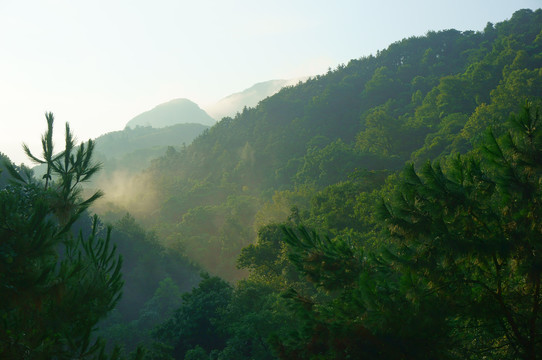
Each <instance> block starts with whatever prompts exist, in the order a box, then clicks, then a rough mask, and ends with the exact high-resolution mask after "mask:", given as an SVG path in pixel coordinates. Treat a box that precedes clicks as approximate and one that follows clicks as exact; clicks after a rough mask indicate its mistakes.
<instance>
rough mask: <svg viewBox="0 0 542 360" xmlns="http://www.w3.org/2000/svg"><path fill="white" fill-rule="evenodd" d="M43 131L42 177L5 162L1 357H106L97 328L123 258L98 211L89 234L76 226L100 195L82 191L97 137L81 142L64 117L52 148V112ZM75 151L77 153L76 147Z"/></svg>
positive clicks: (117, 292) (113, 295)
mask: <svg viewBox="0 0 542 360" xmlns="http://www.w3.org/2000/svg"><path fill="white" fill-rule="evenodd" d="M46 118H47V124H48V129H47V131H46V133H45V135H44V136H43V138H42V145H43V150H44V159H43V160H40V159H37V158H36V157H35V156H33V155H32V154H31V152H30V151H29V150H28V147H26V146H25V150H26V152H27V154H28V155H29V156H30V157H31V159H33V160H39V161H38V162H40V163H44V164H46V165H47V169H48V170H47V173H46V176H45V183H44V184H41V183H39V182H36V181H35V180H34V179H33V178H32V177H31V176H30V174H29V173H26V175H21V174H19V173H18V172H17V171H16V169H15V168H14V167H13V165H11V164H9V163H6V164H5V166H6V167H7V169H8V171H9V172H10V174H11V175H12V177H13V184H12V185H9V186H7V187H6V188H4V189H2V190H0V289H1V292H2V302H1V303H0V357H2V358H6V359H34V358H59V359H62V358H75V357H76V358H90V357H95V356H96V357H99V358H104V356H105V355H104V343H103V341H102V340H101V339H96V340H94V341H92V331H93V330H94V327H95V326H96V324H97V322H98V321H99V320H100V319H102V318H103V317H104V316H105V315H106V314H107V313H108V312H109V311H110V310H111V309H112V308H113V307H114V306H115V304H116V303H117V301H118V300H119V298H120V296H121V290H122V285H123V281H122V278H121V272H120V270H121V266H122V259H121V257H120V256H119V255H117V254H116V248H115V246H113V245H112V244H111V238H110V229H108V230H107V231H106V232H105V233H104V231H103V230H102V229H101V225H100V222H99V220H98V218H97V217H96V216H94V218H93V220H92V226H91V229H90V231H89V232H90V234H89V235H88V236H84V235H83V231H82V230H81V231H80V232H79V234H75V233H74V231H73V225H74V223H75V222H76V221H78V220H81V219H83V218H84V217H85V216H86V215H85V214H84V211H85V210H86V209H87V208H88V207H89V206H90V205H91V204H92V202H93V201H94V200H96V199H97V198H98V197H100V196H101V193H100V192H96V193H95V194H93V195H92V196H90V197H89V198H87V199H82V197H81V188H80V183H81V182H83V181H86V180H88V179H89V178H90V177H91V176H92V175H93V174H94V173H95V172H96V171H97V170H98V169H99V165H97V164H94V163H93V162H92V152H93V143H92V142H91V141H89V142H88V143H87V144H86V146H85V144H83V145H81V146H80V147H79V148H78V149H77V150H75V147H74V140H73V136H72V134H71V132H70V131H69V126H68V125H66V147H65V150H64V151H63V152H62V153H60V154H59V155H55V156H53V154H54V152H53V150H54V149H53V145H52V128H53V119H54V118H53V115H52V114H51V113H48V114H46ZM74 152H75V154H74Z"/></svg>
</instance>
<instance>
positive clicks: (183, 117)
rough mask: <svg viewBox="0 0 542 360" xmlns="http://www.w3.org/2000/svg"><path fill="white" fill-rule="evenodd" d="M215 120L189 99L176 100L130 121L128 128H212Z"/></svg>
mask: <svg viewBox="0 0 542 360" xmlns="http://www.w3.org/2000/svg"><path fill="white" fill-rule="evenodd" d="M215 122H216V121H215V120H214V119H213V118H212V117H210V116H209V115H208V114H207V113H206V112H205V111H203V110H202V109H200V107H199V106H198V105H197V104H195V103H194V102H192V101H190V100H188V99H174V100H170V101H168V102H166V103H163V104H160V105H158V106H156V107H155V108H153V109H151V110H149V111H146V112H144V113H142V114H139V115H137V116H136V117H134V118H133V119H132V120H130V121H128V123H127V124H126V127H130V128H135V127H137V126H151V127H153V128H163V127H166V126H171V125H176V124H203V125H207V126H212V125H214V124H215Z"/></svg>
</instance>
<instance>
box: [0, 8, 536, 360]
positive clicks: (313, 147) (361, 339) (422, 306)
mask: <svg viewBox="0 0 542 360" xmlns="http://www.w3.org/2000/svg"><path fill="white" fill-rule="evenodd" d="M541 95H542V9H538V10H536V11H531V10H520V11H517V12H516V13H514V14H513V16H512V17H511V19H510V20H508V21H504V22H501V23H498V24H490V23H488V24H487V26H486V27H485V29H484V30H483V31H481V32H473V31H464V32H460V31H456V30H446V31H439V32H428V33H427V34H426V35H425V36H421V37H412V38H408V39H404V40H401V41H398V42H396V43H394V44H392V45H390V46H389V47H388V48H387V49H385V50H382V51H380V52H378V53H377V54H376V55H374V56H368V57H364V58H361V59H356V60H352V61H350V62H349V63H348V64H345V65H340V66H338V67H337V68H336V69H334V70H329V71H328V72H327V73H326V74H324V75H321V76H316V77H314V78H311V79H308V80H307V81H305V82H303V83H300V84H298V85H296V86H291V87H286V88H284V89H282V90H281V91H280V92H278V93H277V94H275V95H274V96H271V97H269V98H266V99H265V100H263V101H261V102H260V103H259V104H258V105H257V106H256V107H254V108H245V109H244V110H243V111H242V112H241V113H238V114H237V115H235V117H227V118H224V119H222V120H221V121H219V122H218V123H217V124H216V125H214V126H212V127H211V128H210V129H208V130H205V131H204V132H203V133H202V134H201V135H200V136H198V137H197V138H196V139H195V140H194V141H193V142H192V143H191V144H189V145H187V146H184V147H181V148H174V147H170V148H168V149H167V151H166V153H165V154H164V155H163V156H161V157H159V158H157V159H155V160H153V161H152V162H151V165H150V166H149V167H148V168H147V169H146V170H144V171H143V172H142V173H140V174H139V175H138V176H136V177H135V178H134V180H133V181H134V183H133V184H131V185H130V186H132V185H133V187H134V189H138V191H137V192H135V194H136V195H133V196H132V198H131V199H130V201H129V202H128V203H123V204H117V207H110V208H109V209H108V211H109V213H108V214H107V217H108V218H109V219H117V221H116V225H115V227H116V229H117V230H116V231H112V232H110V233H109V232H107V231H106V232H105V233H104V232H103V230H102V232H99V230H100V228H99V226H94V227H92V226H90V228H89V226H88V224H87V225H81V226H82V227H84V228H86V231H82V232H80V234H81V235H80V237H79V238H77V237H71V235H68V234H67V233H64V232H63V231H60V232H58V231H57V227H58V224H62V222H61V221H60V220H59V221H60V222H59V223H55V222H54V221H53V222H52V223H51V222H50V221H49V220H54V219H57V216H58V215H63V216H64V217H60V219H62V218H64V219H66V218H69V219H71V218H70V217H69V216H68V217H66V215H69V214H71V213H70V211H76V212H77V214H79V215H81V214H82V212H78V211H77V209H78V208H80V207H81V206H82V207H83V208H84V209H86V205H87V202H85V201H83V200H82V199H83V198H81V197H78V196H66V195H70V194H71V193H70V192H69V191H64V192H63V189H67V188H70V187H69V186H68V187H66V183H69V181H70V179H73V176H74V175H73V172H68V171H67V170H68V169H67V165H66V168H63V167H62V164H63V162H62V161H60V162H58V164H57V163H55V164H57V165H55V166H53V167H48V169H49V170H50V169H53V170H55V169H56V170H55V171H54V172H57V173H58V172H59V171H60V175H63V176H60V178H59V177H58V175H59V174H56V176H51V177H45V178H44V179H43V181H41V182H37V181H36V180H32V179H29V180H28V181H26V182H25V181H24V179H21V181H19V182H20V183H21V184H22V185H20V187H9V186H8V187H7V188H6V190H1V191H0V196H1V197H2V202H0V204H2V207H0V210H2V209H3V210H2V211H3V213H2V214H3V216H2V217H0V221H1V222H0V231H3V233H2V241H3V242H2V244H1V245H2V247H0V266H2V269H9V270H10V272H5V271H2V272H1V273H0V274H8V275H7V276H6V275H2V277H0V285H1V286H3V287H2V289H9V291H10V292H9V293H8V295H9V296H8V297H7V299H8V301H9V302H8V303H7V304H6V305H4V304H2V305H0V311H2V312H1V313H0V319H2V321H0V357H2V355H4V354H7V355H12V354H18V355H21V354H23V353H24V351H27V353H30V354H33V353H32V351H36V354H37V357H40V355H41V354H45V355H50V354H52V355H53V356H57V357H59V358H60V357H62V356H63V354H66V351H67V350H66V349H68V352H69V350H70V349H73V352H72V357H75V356H77V357H78V358H105V357H106V355H105V353H103V352H102V353H100V351H104V350H103V349H106V347H105V345H104V344H103V342H102V341H101V340H98V341H97V342H96V343H95V344H96V345H94V346H90V350H92V351H90V350H88V351H87V349H89V345H88V344H90V343H91V342H89V341H87V340H89V339H90V336H89V334H91V330H89V329H92V328H94V327H95V326H96V324H98V326H99V331H98V334H100V335H101V336H103V337H106V338H109V339H111V340H112V342H113V343H117V344H118V345H120V346H123V347H124V350H123V351H122V350H118V349H119V348H117V350H113V352H112V353H111V355H112V357H113V358H115V357H123V356H124V357H126V356H127V357H134V358H139V359H185V360H194V359H198V360H211V359H239V360H243V359H247V360H248V359H263V360H272V359H311V360H316V359H319V360H321V359H329V360H331V359H333V360H335V359H339V360H340V359H345V360H346V359H391V360H405V359H427V360H429V359H431V360H433V359H442V360H447V359H469V360H482V359H505V360H508V359H510V360H512V359H524V360H536V359H541V358H542V356H541V354H542V291H541V284H542V227H541V224H542V201H541V199H542V126H541V122H542V118H541V117H542V114H541V112H542V98H541ZM46 144H47V142H44V147H45V145H46ZM67 147H68V146H67ZM92 147H93V146H92V142H91V144H89V145H88V147H86V149H87V150H86V151H87V153H88V152H92V151H91V148H92ZM84 150H85V148H83V150H77V151H82V152H84ZM44 155H45V157H46V158H49V160H47V161H46V163H50V162H51V161H52V160H50V159H51V158H52V157H53V152H52V151H45V152H44ZM85 158H86V157H85V156H83V155H81V156H75V157H73V158H72V160H69V157H65V156H64V157H63V159H68V160H65V162H64V164H72V166H75V168H76V169H79V170H77V171H75V174H80V175H81V174H82V178H81V179H84V178H85V176H86V175H85V174H88V172H89V171H90V172H91V175H94V170H92V169H94V167H93V165H92V164H93V163H92V162H90V161H82V162H81V161H79V160H81V159H85ZM53 162H54V161H53ZM77 164H79V165H77ZM8 167H9V166H8ZM11 169H12V170H10V173H12V174H13V176H15V177H16V178H17V172H16V171H15V170H14V169H13V168H11ZM47 174H51V175H54V174H52V173H50V172H49V171H47ZM68 174H72V175H68ZM70 176H71V177H70ZM76 179H77V181H79V180H80V177H77V176H76ZM48 186H49V187H50V192H49V193H48V192H47V191H45V192H43V191H42V190H38V189H43V188H44V190H47V189H48ZM54 189H58V190H55V191H59V193H58V194H60V195H62V194H63V195H65V196H64V197H61V199H65V200H66V199H68V200H69V201H63V202H62V201H60V202H55V201H51V199H57V197H55V196H54V195H55V191H54ZM30 190H31V191H30ZM48 194H49V195H48ZM96 194H98V195H96V197H98V196H99V194H100V193H99V192H98V193H96ZM4 204H11V205H12V207H10V208H8V207H6V206H5V205H4ZM28 204H30V205H31V206H28ZM11 205H10V206H11ZM58 205H62V206H58ZM64 205H71V206H64ZM42 209H43V211H38V210H42ZM126 210H130V214H126ZM81 216H82V215H81ZM4 219H6V220H4ZM36 223H37V224H38V225H39V226H41V227H43V228H44V231H43V232H35V231H34V230H33V229H34V228H35V226H34V225H35V224H36ZM11 224H16V225H17V226H18V227H17V228H16V229H17V231H16V232H15V234H16V235H13V234H12V233H11V232H10V231H11V227H10V226H11ZM69 224H70V226H71V225H73V226H74V227H75V225H74V224H75V223H74V222H73V223H72V222H71V220H70V222H69ZM90 224H92V222H90ZM94 224H99V222H97V220H95V221H94ZM70 229H71V227H70ZM45 230H47V231H45ZM39 233H43V234H60V235H62V236H67V237H68V238H70V239H75V238H77V239H80V240H79V243H78V244H86V243H87V242H85V241H84V239H86V238H87V234H90V237H91V238H96V239H98V238H99V239H102V240H100V241H102V243H103V242H105V241H111V243H109V244H113V243H114V242H115V241H116V244H117V248H115V249H114V250H113V251H111V252H108V251H109V250H108V251H106V252H105V253H107V254H112V255H111V256H109V257H107V259H108V261H112V262H113V263H114V264H112V265H115V264H116V263H115V261H120V260H115V259H119V258H118V257H117V256H118V255H117V254H119V253H120V254H123V259H125V260H124V261H125V264H130V265H125V266H123V268H122V270H121V272H122V279H123V281H125V282H126V285H125V286H124V296H123V297H122V300H120V301H118V298H115V301H104V302H100V301H96V302H94V301H91V302H90V304H91V305H92V306H94V307H92V306H90V305H89V307H88V308H87V307H85V309H84V311H85V312H83V314H84V316H85V319H87V322H83V323H82V324H83V325H84V326H83V325H79V324H80V323H79V322H76V321H74V322H73V323H74V324H77V326H75V325H74V326H73V327H70V325H69V324H71V323H68V324H66V323H65V322H64V321H63V320H62V319H58V317H55V314H57V313H62V314H64V311H66V308H65V306H67V309H68V310H70V309H79V308H78V306H81V304H86V302H83V301H81V300H80V298H79V297H77V296H79V295H78V294H79V292H77V291H75V290H77V289H79V287H78V285H76V284H77V280H78V278H77V276H83V278H82V280H83V281H82V284H81V285H79V286H80V287H81V289H82V290H85V291H87V289H88V286H89V284H92V283H91V282H89V281H86V280H87V279H88V278H87V277H86V276H84V275H81V274H80V273H78V272H74V273H73V274H74V276H75V277H74V278H71V277H67V280H66V281H65V282H63V278H62V277H61V276H60V277H47V278H46V279H47V280H48V281H46V282H45V283H38V285H39V286H38V287H30V288H29V289H30V290H31V291H30V292H27V291H26V289H27V288H26V287H25V286H26V284H28V283H29V282H27V281H26V280H27V279H28V277H30V278H32V279H39V280H42V278H41V277H40V276H39V275H40V274H39V272H38V274H36V273H34V272H33V270H35V269H45V270H48V271H53V270H54V269H57V268H56V267H54V266H53V267H48V266H44V267H41V266H37V267H36V266H24V265H25V264H28V263H26V262H25V261H23V260H22V259H24V258H25V256H36V261H35V262H32V264H34V265H35V264H53V263H54V261H63V260H62V257H61V256H60V257H59V256H58V255H57V256H56V257H55V252H54V251H52V249H51V248H47V249H45V250H46V251H44V253H43V254H41V253H39V252H38V253H32V252H31V253H30V254H27V253H25V252H24V251H23V250H26V251H28V249H32V247H31V246H28V247H26V248H21V247H20V244H26V243H27V242H28V241H30V242H33V241H38V239H37V238H35V237H36V236H38V235H37V234H39ZM102 234H105V235H103V236H102ZM4 239H7V240H8V241H6V240H4ZM39 239H42V238H39ZM44 239H45V240H47V239H49V238H48V237H45V238H44ZM55 239H56V238H55ZM59 239H60V240H62V239H63V238H59ZM109 239H111V240H109ZM49 243H50V242H49V241H48V240H47V241H46V244H49ZM61 243H62V244H64V243H65V242H61ZM92 243H93V242H92V241H90V242H88V244H92ZM5 244H8V245H9V246H8V247H6V245H5ZM57 244H58V243H57ZM94 244H96V243H94ZM83 248H84V249H88V248H89V247H88V246H84V247H83ZM102 248H106V249H111V248H110V247H108V246H106V245H104V246H102ZM117 251H118V252H117ZM68 254H71V252H68ZM74 254H75V253H74ZM83 255H84V253H81V256H80V257H79V258H78V257H77V256H74V257H69V256H68V257H67V260H72V261H76V260H77V259H79V261H86V257H85V256H83ZM13 259H16V260H17V261H13ZM59 259H60V260H59ZM81 259H82V260H81ZM21 264H22V265H21ZM90 264H92V262H90ZM17 266H20V267H17ZM106 268H107V269H110V271H111V269H113V268H115V269H116V267H115V266H113V267H106ZM13 269H15V270H13ZM60 269H63V268H62V267H60ZM90 269H91V271H90V273H89V274H90V275H88V276H91V275H92V274H95V273H96V272H98V273H99V271H100V270H102V268H99V267H98V268H93V267H92V266H90ZM199 269H203V270H204V271H206V272H202V273H201V275H200V276H199V277H198V276H196V275H195V274H196V272H197V271H199ZM23 270H24V271H23ZM17 271H18V272H17ZM14 274H17V275H18V274H23V275H24V276H27V277H24V276H23V277H17V276H15V275H14ZM52 274H53V275H55V274H56V273H54V272H53V273H52ZM61 274H62V273H60V274H59V275H61ZM112 275H113V276H112V277H111V276H110V274H109V273H104V274H103V276H102V277H100V279H101V280H102V281H106V282H107V281H113V279H116V280H117V281H121V279H120V278H118V277H116V276H117V275H119V273H118V272H117V271H116V270H115V271H114V272H113V274H112ZM21 279H22V280H21ZM31 283H32V282H31ZM59 283H60V284H64V283H66V287H65V289H66V292H65V293H63V292H59V290H58V289H59V287H58V286H56V284H59ZM6 284H7V285H6ZM32 284H33V283H32ZM42 284H43V287H41V285H42ZM101 284H103V282H98V283H97V285H101ZM117 285H118V284H117ZM14 289H15V290H18V289H24V290H25V291H24V292H21V294H22V295H20V294H19V293H18V292H17V291H13V290H14ZM63 289H64V288H63ZM90 289H94V288H92V287H90ZM38 290H39V291H38ZM103 290H104V292H103V293H100V294H99V295H93V294H91V296H88V297H87V299H100V300H101V299H109V297H108V296H111V295H115V296H117V295H118V291H119V288H118V286H112V287H111V288H108V289H103ZM40 291H42V292H40ZM89 291H90V290H89ZM63 294H71V295H70V296H72V297H68V300H70V301H68V302H66V303H64V302H63V301H61V300H62V299H63V297H62V296H63ZM84 294H86V293H85V292H84ZM19 296H21V299H22V300H23V301H22V302H20V304H22V305H21V306H17V307H15V310H12V308H13V306H14V305H18V304H19V303H18V300H19ZM42 299H44V301H41V300H42ZM59 299H60V300H59ZM36 300H38V301H36ZM71 300H79V302H77V301H75V302H73V301H71ZM41 304H46V306H45V307H43V306H42V305H41ZM44 309H45V310H44ZM74 313H78V312H76V311H73V312H68V314H74ZM107 314H109V316H107V317H106V315H107ZM40 316H41V318H40ZM6 319H7V320H6ZM20 319H23V320H24V321H20ZM41 319H45V321H44V322H40V321H41ZM70 319H71V318H70ZM70 319H68V320H70ZM98 321H100V322H98ZM6 324H7V325H6ZM33 324H39V325H40V326H38V327H36V331H34V332H33V331H31V330H32V329H33V328H32V325H33ZM49 324H51V326H50V327H49V326H47V325H49ZM13 329H16V330H13ZM72 329H74V331H73V332H70V330H72ZM85 329H86V332H85V331H83V330H85ZM55 331H56V333H55ZM36 333H39V334H40V335H41V334H45V335H44V336H41V337H40V336H37V335H36V336H34V335H35V334H36ZM52 334H57V336H56V337H55V336H53V335H52ZM6 349H7V350H6ZM28 349H30V350H28ZM28 351H30V352H28ZM132 351H133V353H132V354H129V353H130V352H132ZM57 354H61V355H62V356H61V355H57ZM73 354H76V355H73ZM41 357H44V356H41ZM45 357H47V356H45ZM49 357H50V356H49ZM19 358H20V356H19Z"/></svg>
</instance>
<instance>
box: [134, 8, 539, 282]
mask: <svg viewBox="0 0 542 360" xmlns="http://www.w3.org/2000/svg"><path fill="white" fill-rule="evenodd" d="M541 31H542V10H537V11H534V12H533V11H531V10H521V11H518V12H516V13H515V14H514V15H513V17H512V18H511V19H510V20H509V21H505V22H502V23H499V24H496V25H495V26H493V25H491V24H488V26H487V27H486V29H485V30H484V31H483V32H472V31H465V32H460V31H457V30H446V31H441V32H429V33H428V34H427V35H426V36H423V37H412V38H409V39H404V40H401V41H398V42H396V43H394V44H392V45H390V46H389V47H388V48H387V49H385V50H382V51H380V52H378V53H377V55H376V56H368V57H365V58H361V59H356V60H352V61H350V62H349V63H348V64H347V65H341V66H339V67H338V68H337V69H335V70H333V71H329V72H328V73H327V74H325V75H321V76H317V77H315V78H312V79H309V80H308V81H306V82H304V83H301V84H299V85H297V86H294V87H287V88H283V89H282V90H281V91H279V92H278V93H277V94H275V95H273V96H271V97H269V98H267V99H265V100H263V101H261V102H260V103H259V104H258V106H257V107H255V108H246V109H245V110H243V111H242V112H241V113H239V114H237V115H236V116H235V117H234V118H224V119H222V120H221V121H220V122H219V123H217V124H216V125H215V126H213V127H212V128H211V129H210V130H209V131H208V132H206V133H205V134H203V135H202V136H200V137H198V138H197V139H196V140H195V141H194V142H193V143H192V144H191V145H190V146H188V147H186V149H184V150H182V151H180V152H170V153H169V154H168V155H167V156H164V157H162V158H160V159H158V160H156V161H154V162H153V164H152V166H151V168H150V169H148V171H147V174H148V175H149V177H150V178H151V179H152V187H153V188H154V189H155V190H156V192H155V193H153V195H152V196H153V198H154V199H155V200H156V204H158V205H157V206H156V207H154V208H152V209H147V210H149V211H148V212H146V213H144V214H143V213H142V214H138V215H139V216H141V217H142V218H143V217H144V218H145V221H146V223H147V224H148V225H151V226H153V227H154V228H155V229H157V231H158V232H159V233H160V235H162V236H163V237H164V238H168V239H171V241H172V242H175V243H176V244H177V245H176V246H179V247H181V248H183V249H185V251H186V252H187V253H188V254H189V255H190V256H191V257H192V258H194V259H195V260H196V261H198V262H199V263H200V264H203V265H204V266H205V267H207V268H208V269H209V270H211V271H212V272H214V273H219V274H221V275H222V276H224V277H226V278H229V279H235V278H238V277H239V276H242V275H239V274H238V273H235V270H234V269H235V259H236V257H237V255H238V254H239V252H240V249H241V248H243V247H244V246H246V245H247V244H250V243H252V242H253V241H254V239H255V237H256V231H257V224H259V225H262V224H265V223H266V222H269V221H283V220H285V219H286V217H288V216H290V215H289V214H290V211H291V209H293V207H292V206H297V208H298V209H299V213H297V212H296V214H298V215H296V216H299V217H301V218H303V216H304V215H303V214H304V213H303V211H309V210H308V209H309V206H308V205H307V204H311V202H313V201H317V200H316V199H315V198H314V197H315V196H316V194H318V193H319V191H323V190H324V189H326V188H327V187H329V186H334V185H337V186H340V184H343V183H349V182H352V181H354V182H355V181H358V182H360V183H362V184H364V183H365V182H367V174H374V173H375V172H378V171H380V172H386V171H387V172H394V171H396V170H399V169H401V168H402V167H403V166H404V163H405V162H406V161H410V160H413V161H415V162H416V163H423V162H425V161H427V160H429V159H436V158H439V157H442V156H447V155H449V154H450V153H455V152H466V151H468V150H469V149H471V148H472V147H473V145H475V144H477V143H479V141H480V139H481V138H482V137H483V133H484V130H485V129H486V127H487V126H490V125H491V126H493V127H494V129H495V131H496V132H497V135H499V134H502V133H504V132H505V131H506V128H505V127H504V126H503V124H504V121H505V120H506V119H507V118H508V116H509V115H510V113H511V112H513V111H517V109H518V107H519V106H520V105H521V104H522V103H524V102H525V101H526V99H532V98H534V97H538V96H540V94H542V36H541V35H539V34H540V33H541ZM375 178H378V176H375ZM356 179H358V180H356ZM359 179H361V180H359ZM380 183H381V180H380ZM375 184H378V182H375ZM147 186H148V187H147V188H149V185H148V184H147ZM359 186H361V185H359V184H357V183H356V184H355V186H354V188H359ZM373 186H376V185H373ZM349 193H351V192H350V190H349ZM273 194H275V196H276V199H275V198H273ZM142 196H145V195H142ZM281 196H282V198H281ZM280 199H286V200H285V201H282V200H280ZM291 199H295V201H293V200H292V201H290V200H291ZM279 200H280V201H279ZM281 201H282V202H281ZM346 201H348V199H344V202H346ZM328 205H329V206H331V204H328ZM326 206H327V205H326ZM333 206H334V208H333V209H334V210H333V211H336V212H337V213H341V209H340V206H338V205H333ZM296 211H297V210H296ZM149 214H152V216H149ZM324 215H325V214H323V215H322V217H324ZM322 221H324V220H322ZM325 221H327V220H325ZM342 230H343V229H337V231H342Z"/></svg>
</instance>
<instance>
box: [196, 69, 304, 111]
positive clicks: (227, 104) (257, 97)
mask: <svg viewBox="0 0 542 360" xmlns="http://www.w3.org/2000/svg"><path fill="white" fill-rule="evenodd" d="M305 80H307V77H303V78H295V79H275V80H269V81H264V82H259V83H257V84H254V85H252V86H251V87H249V88H248V89H245V90H243V91H240V92H237V93H234V94H231V95H228V96H226V97H225V98H223V99H221V100H219V101H218V102H217V103H215V104H213V105H210V106H208V107H206V108H205V111H207V113H208V114H209V115H211V116H212V117H213V118H215V119H216V120H220V119H222V118H223V117H225V116H234V115H235V114H236V113H237V112H241V111H242V110H243V108H244V107H245V106H246V107H254V106H256V105H258V103H259V102H260V101H262V100H263V99H265V98H267V97H269V96H272V95H274V94H276V93H277V92H279V91H280V89H282V88H283V87H285V86H290V85H296V84H297V83H299V82H300V81H305Z"/></svg>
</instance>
